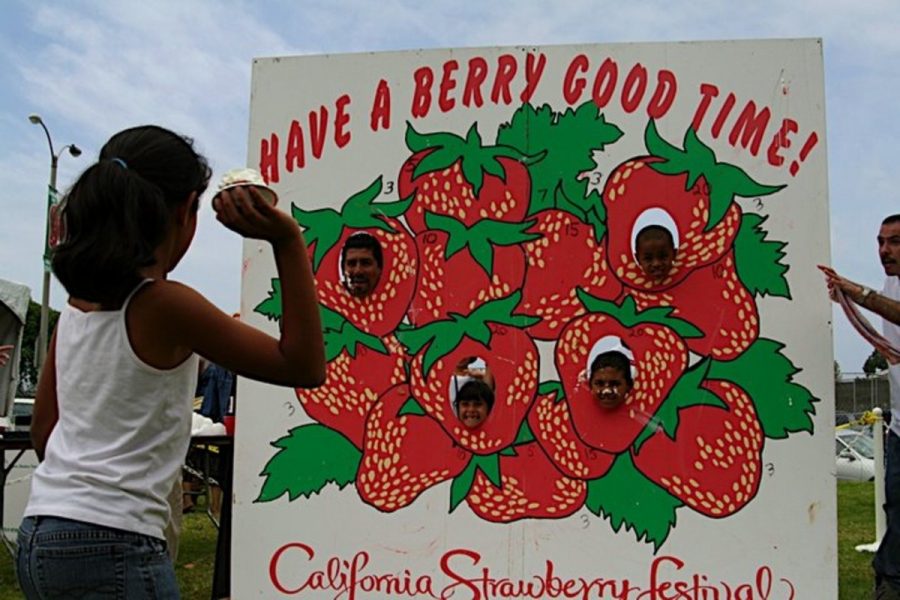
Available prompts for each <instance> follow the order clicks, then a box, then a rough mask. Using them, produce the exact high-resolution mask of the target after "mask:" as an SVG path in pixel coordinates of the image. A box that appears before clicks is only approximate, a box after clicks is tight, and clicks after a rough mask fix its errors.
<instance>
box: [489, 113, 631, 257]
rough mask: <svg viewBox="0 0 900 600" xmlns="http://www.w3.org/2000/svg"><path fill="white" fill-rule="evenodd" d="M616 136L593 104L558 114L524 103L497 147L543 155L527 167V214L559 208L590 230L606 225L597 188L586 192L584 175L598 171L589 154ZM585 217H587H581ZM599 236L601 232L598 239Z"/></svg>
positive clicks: (503, 128) (502, 127) (619, 133)
mask: <svg viewBox="0 0 900 600" xmlns="http://www.w3.org/2000/svg"><path fill="white" fill-rule="evenodd" d="M621 137H622V130H621V129H619V128H618V127H616V126H615V125H613V124H612V123H607V121H606V118H605V117H604V115H603V114H601V113H600V109H598V108H597V105H596V104H594V103H593V102H592V101H587V102H584V103H583V104H581V105H580V106H578V107H576V108H574V109H572V108H567V109H566V110H564V111H563V112H554V111H553V109H552V108H551V106H550V105H549V104H544V105H543V106H541V107H540V108H534V107H533V106H531V105H530V104H523V105H522V106H521V107H520V108H519V109H518V110H517V111H516V112H515V114H513V117H512V119H511V120H510V121H509V123H504V124H502V125H500V128H499V130H498V131H497V143H498V144H506V145H509V146H513V147H515V148H517V149H518V150H520V151H521V152H523V153H525V154H538V153H545V156H544V158H543V159H542V160H541V161H540V162H537V163H535V164H533V165H529V168H528V172H529V173H530V174H531V202H530V203H529V208H528V215H529V216H531V215H533V214H535V213H537V212H540V211H542V210H546V209H548V208H558V209H560V210H566V211H568V212H571V213H572V214H574V215H576V216H578V218H579V219H581V220H586V221H588V222H591V224H593V225H595V229H596V228H597V225H598V224H600V223H603V224H604V225H603V227H605V222H606V212H605V209H604V206H603V203H602V202H600V196H599V194H598V193H597V192H596V190H592V191H591V192H590V193H589V192H588V185H589V184H590V183H592V182H591V181H590V179H591V178H590V177H587V178H585V177H584V175H585V174H588V173H594V172H595V171H596V169H597V164H596V163H595V162H594V153H595V152H602V151H604V150H605V149H606V147H607V146H608V145H609V144H613V143H615V142H616V141H617V140H618V139H619V138H621ZM597 175H598V177H599V174H597ZM593 183H594V184H596V183H597V182H593ZM557 189H558V190H559V191H560V192H561V194H557V193H556V190H557ZM589 214H590V215H592V216H591V217H586V215H589ZM602 237H603V232H602V231H600V232H599V236H598V238H597V239H601V238H602Z"/></svg>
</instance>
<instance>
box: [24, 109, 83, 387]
mask: <svg viewBox="0 0 900 600" xmlns="http://www.w3.org/2000/svg"><path fill="white" fill-rule="evenodd" d="M28 120H29V121H31V123H32V124H33V125H40V126H41V129H43V130H44V135H46V136H47V144H48V145H49V146H50V189H49V190H47V217H46V227H45V231H44V287H43V290H42V291H41V324H40V329H39V330H38V351H37V365H36V367H37V372H38V374H40V372H41V369H42V368H43V366H44V360H45V359H46V358H47V321H48V313H49V310H50V256H49V255H48V250H49V241H48V240H49V239H50V207H51V204H52V203H53V202H54V201H55V198H56V167H57V165H58V164H59V157H60V156H62V154H63V153H64V152H65V151H67V150H68V152H69V154H71V155H72V156H80V155H81V149H80V148H79V147H78V146H76V145H75V144H66V145H65V146H63V147H62V148H60V149H59V152H54V151H53V140H52V139H50V131H49V130H48V129H47V126H46V125H45V124H44V120H43V119H41V116H40V115H35V114H31V115H28Z"/></svg>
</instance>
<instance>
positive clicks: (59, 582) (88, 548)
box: [16, 517, 178, 600]
mask: <svg viewBox="0 0 900 600" xmlns="http://www.w3.org/2000/svg"><path fill="white" fill-rule="evenodd" d="M18 541H19V554H18V558H17V562H16V569H17V571H18V576H19V585H20V586H21V588H22V592H23V593H24V594H25V597H26V598H28V599H29V600H50V599H52V598H84V599H89V600H93V599H98V600H99V599H113V598H115V599H119V598H121V599H127V600H132V599H138V600H140V599H144V598H146V599H148V600H150V599H154V600H155V599H157V598H162V599H170V598H174V599H177V598H178V583H177V582H176V581H175V569H174V567H173V566H172V561H171V560H170V559H169V555H168V554H167V553H166V543H165V542H164V541H162V540H159V539H156V538H152V537H149V536H146V535H141V534H139V533H132V532H128V531H122V530H120V529H111V528H109V527H103V526H101V525H93V524H91V523H82V522H81V521H72V520H69V519H61V518H57V517H26V518H25V519H24V520H23V521H22V525H21V527H19V538H18Z"/></svg>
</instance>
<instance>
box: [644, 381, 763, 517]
mask: <svg viewBox="0 0 900 600" xmlns="http://www.w3.org/2000/svg"><path fill="white" fill-rule="evenodd" d="M702 387H703V388H705V389H706V390H708V391H709V392H712V393H713V394H715V396H716V397H717V398H718V399H719V400H720V401H721V404H720V405H719V406H714V405H709V404H702V405H698V406H691V407H687V408H682V409H681V410H680V411H678V415H679V423H678V427H677V429H676V431H675V435H674V439H673V438H672V437H670V435H669V434H668V433H667V432H665V431H657V432H656V433H655V434H653V435H652V436H651V437H650V438H649V439H648V440H647V441H646V442H644V444H643V445H642V446H641V447H640V449H639V450H638V451H637V452H636V453H634V464H635V466H636V467H637V468H638V470H640V471H641V472H642V473H643V474H644V475H646V476H647V477H648V478H649V479H651V480H653V481H655V482H656V483H657V484H659V485H660V486H662V487H664V488H665V489H666V490H668V491H669V493H671V494H672V495H674V496H676V497H677V498H679V499H680V500H681V501H682V502H684V503H685V504H687V505H688V506H690V507H691V508H693V509H694V510H696V511H697V512H699V513H701V514H704V515H706V516H708V517H714V518H721V517H726V516H728V515H731V514H733V513H735V512H737V511H738V510H740V509H741V508H742V507H743V506H744V505H745V504H747V503H748V502H749V501H750V500H751V499H753V497H754V496H755V495H756V493H757V491H758V489H759V481H760V475H761V472H762V448H763V441H764V435H763V431H762V427H761V426H760V422H759V419H758V417H757V414H756V409H755V408H754V405H753V402H752V400H751V399H750V397H749V396H748V395H747V393H746V392H745V391H744V390H743V389H742V388H741V387H739V386H738V385H737V384H735V383H733V382H730V381H722V380H707V381H705V382H703V384H702Z"/></svg>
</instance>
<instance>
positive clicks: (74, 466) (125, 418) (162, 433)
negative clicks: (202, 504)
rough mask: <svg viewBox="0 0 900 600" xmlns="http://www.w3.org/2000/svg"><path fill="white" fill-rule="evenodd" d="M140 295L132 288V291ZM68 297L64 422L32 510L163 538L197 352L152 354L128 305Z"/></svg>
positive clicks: (59, 336) (36, 479) (62, 323)
mask: <svg viewBox="0 0 900 600" xmlns="http://www.w3.org/2000/svg"><path fill="white" fill-rule="evenodd" d="M132 295H133V292H132ZM130 300H131V297H130V296H129V298H128V300H126V301H125V304H124V306H123V307H122V308H121V309H120V310H116V311H95V312H81V311H80V310H78V309H77V308H75V307H73V306H70V305H68V304H67V305H66V306H65V308H64V309H63V311H62V314H61V315H60V319H59V324H58V325H57V331H56V396H57V403H58V406H59V421H58V422H57V423H56V426H55V427H54V429H53V432H52V433H51V434H50V439H49V440H48V441H47V448H46V450H45V458H44V461H43V462H42V463H41V464H40V465H39V466H38V468H37V469H36V470H35V473H34V476H33V479H32V484H31V497H30V499H29V501H28V506H27V508H26V509H25V515H26V516H40V515H44V516H55V517H62V518H67V519H74V520H78V521H85V522H88V523H93V524H97V525H103V526H106V527H113V528H116V529H123V530H126V531H133V532H137V533H141V534H144V535H149V536H152V537H156V538H160V539H163V538H164V535H163V529H164V528H165V526H166V522H167V521H168V518H169V505H168V503H167V501H166V497H167V496H168V495H169V492H170V491H171V490H172V486H173V483H174V480H175V477H176V476H177V475H178V472H179V470H180V469H181V465H182V463H183V462H184V457H185V454H186V453H187V448H188V444H189V443H190V428H191V408H192V406H191V405H192V401H193V397H194V390H195V387H196V385H197V356H196V355H192V356H191V357H189V358H188V359H187V360H185V361H184V362H183V363H182V364H180V365H179V366H177V367H175V368H174V369H167V370H161V369H157V368H154V367H152V366H150V365H148V364H147V363H145V362H143V361H142V360H141V359H140V358H138V356H137V355H136V354H135V352H134V350H133V348H132V347H131V343H130V341H129V339H128V331H127V328H126V322H125V312H126V310H127V307H128V304H129V301H130Z"/></svg>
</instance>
